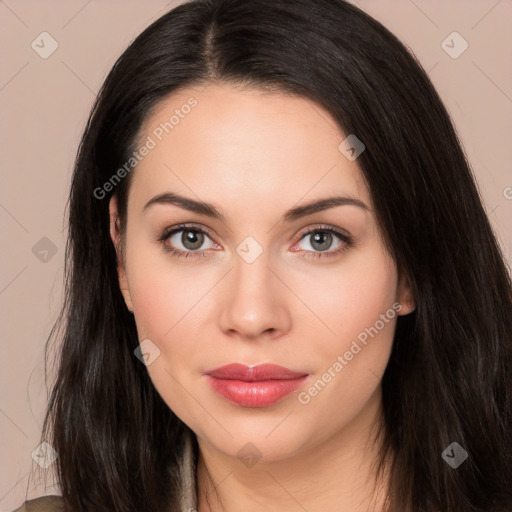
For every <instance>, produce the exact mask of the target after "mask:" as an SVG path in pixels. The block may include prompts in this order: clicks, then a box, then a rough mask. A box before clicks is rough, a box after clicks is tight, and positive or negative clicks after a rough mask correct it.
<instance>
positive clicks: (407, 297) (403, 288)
mask: <svg viewBox="0 0 512 512" xmlns="http://www.w3.org/2000/svg"><path fill="white" fill-rule="evenodd" d="M397 302H398V303H399V304H400V306H402V307H401V308H400V310H399V312H398V314H399V315H408V314H409V313H412V312H413V311H414V310H415V309H416V299H415V297H414V294H413V292H412V289H411V285H410V282H409V279H408V278H407V276H406V275H405V274H404V273H403V272H401V273H400V277H399V279H398V290H397Z"/></svg>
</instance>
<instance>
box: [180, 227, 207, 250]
mask: <svg viewBox="0 0 512 512" xmlns="http://www.w3.org/2000/svg"><path fill="white" fill-rule="evenodd" d="M181 243H182V244H183V245H184V246H185V247H186V248H187V249H197V248H199V247H201V245H202V244H203V234H202V233H200V232H199V231H195V230H189V231H184V232H183V235H182V236H181Z"/></svg>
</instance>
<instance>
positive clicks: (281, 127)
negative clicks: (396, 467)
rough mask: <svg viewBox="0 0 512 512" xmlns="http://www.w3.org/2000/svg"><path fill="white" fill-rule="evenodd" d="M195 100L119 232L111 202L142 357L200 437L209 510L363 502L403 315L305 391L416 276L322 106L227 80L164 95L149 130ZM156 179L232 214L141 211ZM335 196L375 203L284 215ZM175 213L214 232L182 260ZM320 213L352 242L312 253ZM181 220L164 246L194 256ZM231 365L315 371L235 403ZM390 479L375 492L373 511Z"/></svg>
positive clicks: (345, 506)
mask: <svg viewBox="0 0 512 512" xmlns="http://www.w3.org/2000/svg"><path fill="white" fill-rule="evenodd" d="M190 97H194V98H195V99H196V100H197V106H196V107H195V108H194V109H192V110H191V112H190V113H189V114H188V115H186V116H184V118H183V119H180V122H179V124H178V125H176V126H175V127H174V128H173V130H172V131H170V133H169V134H165V136H164V137H163V138H162V140H161V141H157V142H158V143H157V145H156V147H155V148H153V149H151V151H150V152H149V154H148V155H147V156H146V157H144V158H143V160H142V161H141V162H140V163H139V164H138V166H137V168H136V170H135V171H134V175H133V182H132V185H131V189H130V193H129V199H128V217H127V218H128V221H127V230H126V239H125V240H122V239H121V235H120V231H119V225H118V222H117V221H116V217H117V203H116V198H115V196H114V197H113V198H112V200H111V202H110V213H111V237H112V241H113V243H114V245H115V246H116V247H120V248H121V249H120V251H122V254H120V257H119V267H118V272H119V283H120V288H121V290H122V292H123V295H124V298H125V301H126V304H127V306H128V307H129V308H130V309H133V312H134V315H135V320H136V324H137V330H138V334H139V339H140V341H142V340H144V339H146V338H149V339H150V340H151V342H152V343H154V345H156V346H157V347H158V349H159V350H160V355H159V356H158V357H157V358H156V359H155V360H154V362H152V363H151V364H150V365H149V366H147V370H148V372H149V375H150V378H151V379H152V382H153V383H154V385H155V388H156V389H157V391H158V392H159V393H160V395H161V396H162V398H163V400H164V401H165V402H166V403H167V404H168V406H169V407H170V408H171V409H172V410H173V411H174V412H175V413H176V415H177V416H179V417H180V418H181V419H182V420H183V421H184V422H185V423H186V424H187V425H188V426H189V427H190V428H191V429H192V430H193V431H194V432H195V433H196V435H197V438H198V443H199V448H200V459H199V462H198V477H197V478H198V489H199V494H200V498H199V511H200V512H206V511H209V510H211V511H215V512H216V511H220V510H224V511H226V512H232V511H239V510H244V511H247V512H256V511H263V510H265V511H266V512H272V511H278V510H279V511H280V512H281V511H282V510H287V511H302V510H307V511H308V512H315V511H320V510H321V511H322V512H327V511H333V512H334V511H339V510H347V511H355V512H359V511H361V512H362V511H365V512H366V511H367V510H368V509H369V505H370V497H371V492H372V490H373V488H374V485H375V475H374V464H375V462H376V460H377V458H376V453H377V449H378V446H377V444H372V442H371V439H372V437H371V432H372V428H375V427H376V426H378V424H379V412H380V410H381V379H382V375H383V373H384V370H385V368H386V365H387V362H388V360H389V355H390V351H391V347H392V341H393V335H394V330H395V324H396V319H397V316H398V315H395V316H394V318H393V319H392V320H390V321H388V322H387V323H385V326H384V328H382V329H381V330H380V331H379V332H378V334H377V335H376V336H374V337H373V338H369V341H368V343H367V345H366V346H363V348H362V350H361V351H360V352H359V353H357V355H355V356H354V357H353V359H352V360H350V361H347V365H346V366H344V367H343V370H342V371H339V372H338V373H336V376H335V377H333V378H332V379H331V381H330V382H329V383H328V384H327V385H325V387H324V388H323V389H322V390H321V391H320V392H319V393H318V394H317V395H316V396H314V397H313V398H312V399H311V400H310V401H309V403H307V404H302V403H300V402H299V400H298V395H299V393H301V392H304V391H307V390H308V389H309V388H310V386H311V385H312V383H314V382H316V381H317V380H318V379H319V378H321V377H322V375H323V374H324V373H325V372H326V371H327V370H328V368H330V367H332V366H333V364H334V363H335V362H336V360H337V358H338V356H340V355H341V356H343V354H345V352H346V351H347V350H349V349H350V346H351V344H352V342H353V341H354V340H356V339H357V336H358V334H360V333H361V332H362V331H364V330H365V328H368V327H370V326H374V324H375V323H376V321H377V320H378V319H379V316H380V315H381V314H383V313H385V312H386V311H387V310H389V309H390V308H392V305H393V304H395V303H399V304H400V305H401V310H400V313H399V314H401V315H403V314H408V313H410V312H411V311H412V310H413V309H414V300H413V297H412V296H411V291H410V287H409V285H408V283H407V281H406V280H405V279H403V278H401V277H400V276H399V275H398V272H397V268H396V265H395V263H394V261H393V259H392V257H391V256H390V254H389V253H388V252H387V251H386V249H385V247H384V242H383V239H382V236H381V233H380V230H379V228H378V225H377V222H376V218H375V214H374V211H373V205H372V201H371V197H370V194H369V191H368V189H367V187H366V185H365V182H364V180H363V175H362V173H361V171H360V169H359V167H358V165H357V159H356V160H355V161H349V160H348V159H347V158H346V157H345V156H344V154H342V152H341V151H340V150H339V149H338V146H339V144H340V143H341V141H342V140H343V139H344V138H345V136H346V135H344V134H343V133H342V132H341V130H340V129H339V127H338V126H337V125H336V123H335V122H334V120H333V118H332V117H331V116H330V115H329V113H328V112H327V111H325V110H324V109H322V108H321V107H320V106H319V105H317V104H316V103H314V102H312V101H310V100H308V99H305V98H301V97H296V96H291V95H286V94H284V93H280V92H272V93H269V92H264V91H261V90H254V89H241V88H234V87H232V86H230V85H226V84H216V85H214V84H212V85H209V86H208V87H206V88H203V89H202V90H199V89H196V88H188V89H183V90H181V91H179V92H177V93H174V94H173V95H172V96H170V97H168V98H166V99H165V100H164V101H162V102H161V103H160V104H159V106H158V108H157V109H156V110H155V111H154V112H153V114H152V116H151V117H150V118H149V119H148V120H147V122H146V123H145V124H144V126H143V128H142V129H141V133H140V138H139V140H140V141H145V140H147V137H148V136H152V132H153V130H154V129H155V127H157V126H159V124H160V123H161V122H163V121H165V120H168V119H169V117H170V115H172V113H173V112H174V111H175V109H180V107H181V106H182V105H184V104H185V103H186V102H187V100H188V99H189V98H190ZM153 138H155V137H154V136H153ZM164 192H174V193H177V194H180V195H183V196H186V197H189V198H192V199H195V200H202V201H207V202H209V203H211V204H213V205H214V206H215V207H216V208H217V209H218V210H220V211H221V212H222V213H223V215H224V218H223V219H222V220H219V219H214V218H210V217H208V216H205V215H203V214H199V213H195V212H190V211H187V210H185V209H183V208H181V207H179V206H177V205H173V204H157V205H153V206H151V207H150V208H148V209H147V210H146V211H143V210H144V205H145V204H146V203H147V202H148V201H149V200H150V199H151V198H153V197H154V196H156V195H158V194H162V193H164ZM333 195H340V196H345V197H350V198H356V199H358V200H360V201H362V202H363V203H364V204H365V205H366V206H367V209H364V208H360V207H358V206H354V205H342V206H335V207H332V208H329V209H326V210H323V211H320V212H316V213H313V214H311V215H308V216H307V217H303V218H298V219H296V220H293V221H291V222H280V219H281V217H282V216H283V215H284V213H285V211H287V210H288V209H290V208H293V207H296V206H298V205H302V204H306V203H309V202H310V201H313V200H317V199H321V198H325V197H330V196H333ZM182 222H190V223H194V224H195V225H196V226H195V227H196V228H203V229H205V230H206V231H207V234H206V235H205V236H204V242H203V245H201V247H200V250H204V251H205V252H204V253H203V254H202V255H199V256H198V255H196V256H194V254H191V255H189V256H191V257H188V258H178V257H177V256H175V255H172V254H170V253H168V252H166V251H165V250H164V245H163V243H162V242H159V241H157V239H158V236H159V234H160V232H161V231H163V230H164V229H165V228H167V227H172V226H175V225H177V224H179V223H182ZM322 224H324V225H327V226H329V227H332V228H335V229H338V230H341V231H342V232H343V233H345V234H347V233H348V234H349V235H350V236H351V237H352V239H353V245H351V246H346V245H345V242H343V241H341V240H339V239H338V238H337V237H336V236H335V235H333V238H332V242H331V244H330V246H329V243H327V244H326V246H327V250H325V251H323V254H324V256H323V257H321V258H317V257H307V254H310V255H311V254H313V255H314V254H317V255H318V254H319V253H320V254H322V249H321V248H320V249H319V248H318V244H315V243H314V239H313V235H311V234H310V235H306V236H305V237H302V235H303V234H304V232H305V231H308V230H310V229H313V228H317V227H318V226H319V225H322ZM181 234H182V232H180V233H178V234H177V235H174V236H173V237H172V239H170V238H169V239H167V241H166V242H164V243H167V245H174V247H175V248H177V249H181V250H182V251H188V252H189V253H193V250H194V249H193V246H192V248H190V247H191V245H190V244H189V245H188V246H187V245H183V242H182V239H181ZM248 236H251V237H253V238H254V240H256V241H257V243H258V244H259V246H260V247H261V249H262V250H263V252H262V253H261V254H260V255H259V256H258V257H257V258H256V259H255V260H254V261H253V262H252V263H248V262H247V261H246V260H245V259H244V258H242V257H241V256H240V255H239V254H238V253H237V251H236V249H237V247H238V246H239V245H240V244H241V242H243V241H244V240H245V239H246V237H248ZM301 237H302V238H301ZM123 242H124V244H123ZM185 243H186V241H185ZM199 243H200V242H199ZM344 245H345V248H346V250H343V251H341V252H339V253H337V254H334V253H335V251H336V250H337V249H338V248H339V247H340V246H344ZM250 250H251V251H252V250H253V249H250ZM328 252H330V253H331V256H326V255H325V253H328ZM253 254H254V253H253ZM233 362H240V363H245V364H247V365H251V364H253V365H255V364H260V363H274V364H279V365H281V366H285V367H287V368H290V369H292V370H295V371H300V372H303V373H308V374H310V377H309V379H308V382H305V383H304V384H303V385H302V386H301V387H300V388H299V390H298V391H296V392H294V393H292V394H290V395H288V396H286V397H285V398H284V399H282V400H281V401H279V402H278V403H276V404H273V405H271V406H267V407H262V408H251V407H242V406H238V405H234V404H232V403H230V402H228V401H227V400H226V399H224V398H223V397H222V396H220V395H218V394H217V393H216V392H215V391H213V390H212V389H211V387H210V386H209V385H208V384H207V381H206V377H205V376H204V372H205V371H206V370H208V369H212V368H216V367H219V366H222V365H225V364H229V363H233ZM247 443H252V445H254V446H255V447H256V448H257V450H258V452H259V455H258V456H260V457H261V458H259V460H258V461H257V463H256V464H254V465H252V466H250V467H249V466H248V465H246V464H244V463H243V461H241V459H240V458H239V457H237V452H238V451H239V450H240V449H241V448H242V447H244V446H245V445H246V444H247ZM207 474H209V475H210V476H211V478H212V480H213V482H214V483H215V485H216V488H215V490H216V493H217V496H216V495H215V494H212V492H211V490H210V489H209V487H208V485H207V480H206V475H207ZM383 485H385V481H384V482H382V483H381V484H379V485H377V486H376V494H375V496H374V500H373V501H372V502H371V504H372V505H375V509H374V510H376V511H379V510H382V496H383V494H382V489H383ZM205 494H208V496H209V502H210V504H209V505H208V504H207V503H206V500H205V497H204V495H205ZM220 500H221V501H222V504H223V507H224V508H223V509H222V508H221V506H220Z"/></svg>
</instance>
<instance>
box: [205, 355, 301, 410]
mask: <svg viewBox="0 0 512 512" xmlns="http://www.w3.org/2000/svg"><path fill="white" fill-rule="evenodd" d="M308 375H309V374H307V373H300V372H295V371H292V370H290V369H288V368H285V367H283V366H278V365H275V364H261V365H258V366H253V367H251V366H246V365H244V364H239V363H233V364H228V365H226V366H221V367H219V368H216V369H214V370H210V371H208V372H206V376H207V378H208V383H209V384H210V386H211V387H212V388H213V390H214V391H216V392H217V393H219V394H220V395H221V396H223V397H224V398H226V399H227V400H229V401H230V402H231V403H233V404H235V405H239V406H242V407H266V406H268V405H272V404H274V403H276V402H278V401H279V400H281V399H282V398H284V397H285V396H287V395H289V394H290V393H292V392H293V391H295V390H296V389H297V388H298V387H299V386H301V384H302V383H303V382H304V381H305V380H306V378H307V377H308Z"/></svg>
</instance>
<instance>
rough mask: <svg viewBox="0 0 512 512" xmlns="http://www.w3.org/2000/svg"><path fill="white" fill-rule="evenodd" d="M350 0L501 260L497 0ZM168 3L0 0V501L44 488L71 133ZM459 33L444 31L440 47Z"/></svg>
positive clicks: (511, 95) (502, 117)
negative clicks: (401, 77) (441, 136)
mask: <svg viewBox="0 0 512 512" xmlns="http://www.w3.org/2000/svg"><path fill="white" fill-rule="evenodd" d="M312 1H314V0H312ZM354 3H356V4H357V5H359V6H360V7H361V8H362V9H363V10H366V11H367V12H368V13H370V14H371V15H373V16H374V17H375V18H377V19H378V20H380V21H381V22H382V23H383V24H384V25H386V26H387V27H388V28H389V29H390V30H391V31H392V32H394V33H395V34H396V35H397V36H398V37H399V38H400V39H401V40H402V41H403V42H404V43H405V44H406V45H407V46H408V47H410V48H411V49H412V50H413V51H414V53H415V54H416V55H417V57H418V59H419V60H420V62H421V63H422V65H423V66H424V68H425V69H426V70H428V72H429V75H430V77H431V79H432V81H433V83H434V85H435V86H436V88H437V90H438V91H439V93H440V95H441V97H442V99H443V100H444V102H445V103H446V105H447V107H448V110H449V111H450V113H451V115H452V117H453V120H454V122H455V125H456V127H457V130H458V133H459V135H460V138H461V140H462V142H463V145H464V148H465V150H466V153H467V154H468V156H469V159H470V162H471V164H472V166H473V169H474V172H475V174H476V176H477V180H478V183H479V186H480V189H481V192H482V195H483V198H484V202H485V206H486V209H487V211H488V214H489V216H490V219H491V221H492V224H493V226H494V227H495V230H496V232H497V234H498V237H499V239H500V243H501V244H502V247H503V250H504V253H505V255H506V258H507V260H508V262H509V264H510V262H511V260H512V258H511V253H510V248H511V247H512V229H511V223H510V219H511V218H512V215H511V213H512V173H511V165H510V144H511V135H512V115H511V114H512V67H511V66H510V60H509V59H510V55H511V54H512V30H511V23H510V20H512V2H511V0H499V1H498V0H435V1H434V0H414V1H413V0H358V1H357V2H354ZM174 4H175V2H170V3H169V2H164V1H157V0H153V1H145V2H143V1H141V0H139V1H133V0H132V1H126V0H125V1H123V2H121V1H119V0H116V1H107V0H103V1H100V0H92V1H86V0H83V1H69V0H67V1H64V0H60V1H56V0H53V1H48V0H46V1H45V2H41V1H40V0H38V1H37V0H30V1H29V0H26V1H23V0H5V1H1V0H0V48H1V49H2V50H1V52H2V67H1V75H0V107H1V109H2V123H1V153H0V159H1V163H2V168H1V169H2V173H1V180H2V185H1V188H0V226H1V233H2V245H1V247H2V249H1V258H2V265H1V272H0V307H1V311H2V323H1V336H2V346H3V357H2V358H1V362H0V365H1V367H0V429H1V433H2V435H1V437H0V460H1V466H0V511H9V510H12V509H13V508H14V507H15V506H19V504H20V503H21V502H22V501H23V499H24V498H25V496H26V494H27V493H28V496H29V497H33V496H37V495H39V494H45V491H44V489H42V488H41V486H40V485H39V487H38V486H37V482H36V481H35V480H34V479H33V478H29V472H30V470H31V468H32V467H34V466H35V463H34V462H33V460H32V458H31V453H32V452H33V450H34V449H35V448H36V447H37V445H38V443H39V434H40V429H41V425H42V417H43V412H44V407H45V404H46V400H47V389H46V386H45V383H44V378H43V375H44V374H43V372H44V366H43V346H44V343H45V340H46V338H47V336H48V334H49V332H50V328H51V326H52V324H53V322H54V321H55V319H56V316H57V313H58V310H59V306H60V301H61V289H62V271H63V262H64V259H63V258H64V244H65V224H64V207H65V202H66V199H67V192H68V185H69V179H70V175H71V171H72V165H73V160H74V156H75V152H76V149H77V145H78V141H79V137H80V135H81V133H82V130H83V128H84V125H85V122H86V119H87V115H88V112H89V109H90V107H91V105H92V101H93V99H94V96H95V94H96V92H97V91H98V89H99V87H100V84H101V83H102V81H103V79H104V78H105V76H106V74H107V72H108V70H109V69H110V67H111V66H112V64H113V63H114V61H115V59H116V58H117V57H118V56H119V54H120V53H121V52H122V51H123V49H124V48H126V46H127V45H128V43H129V42H130V41H131V40H132V39H133V38H134V37H135V36H136V35H137V34H138V33H139V32H140V31H141V30H142V29H143V28H144V27H146V26H147V25H148V24H149V23H150V22H151V21H153V20H155V19H156V18H158V17H159V16H160V15H162V14H163V13H164V12H165V11H167V10H168V9H169V8H170V7H171V6H172V5H174ZM44 31H46V32H48V33H49V34H51V36H52V37H53V38H54V39H55V40H56V41H57V43H58V48H57V50H56V51H55V52H54V53H53V54H52V55H51V56H49V57H48V58H47V59H43V58H41V57H40V56H39V54H38V53H36V52H35V51H34V50H33V49H32V47H31V44H32V42H33V41H34V40H36V43H37V42H38V41H40V39H38V36H39V34H41V33H42V32H44ZM453 31H457V32H458V33H459V34H460V35H461V36H462V37H463V38H464V39H465V40H466V41H467V43H468V44H469V47H468V48H467V50H466V51H465V52H464V53H462V54H461V55H460V56H459V57H458V58H456V59H453V58H452V57H450V56H449V55H448V54H447V53H446V52H445V50H444V49H443V47H442V45H441V44H442V42H443V41H444V40H445V39H446V38H447V36H448V35H449V34H451V33H452V32H453ZM46 41H47V44H46V48H48V47H49V42H48V41H49V40H46ZM461 43H462V41H461V40H457V39H455V40H454V43H453V46H454V49H452V50H451V51H454V50H457V49H459V48H461V46H460V44H461ZM448 44H450V45H452V43H451V42H450V38H449V39H448ZM42 238H46V239H48V240H49V241H50V242H49V241H48V240H43V241H41V239H42ZM36 244H38V245H36ZM34 246H35V247H36V248H35V249H34V250H33V248H34ZM53 246H54V247H53ZM52 247H53V250H54V251H56V252H55V254H53V253H52ZM44 249H47V250H49V252H48V253H44V252H41V251H42V250H44ZM47 492H48V493H50V492H51V489H47Z"/></svg>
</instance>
